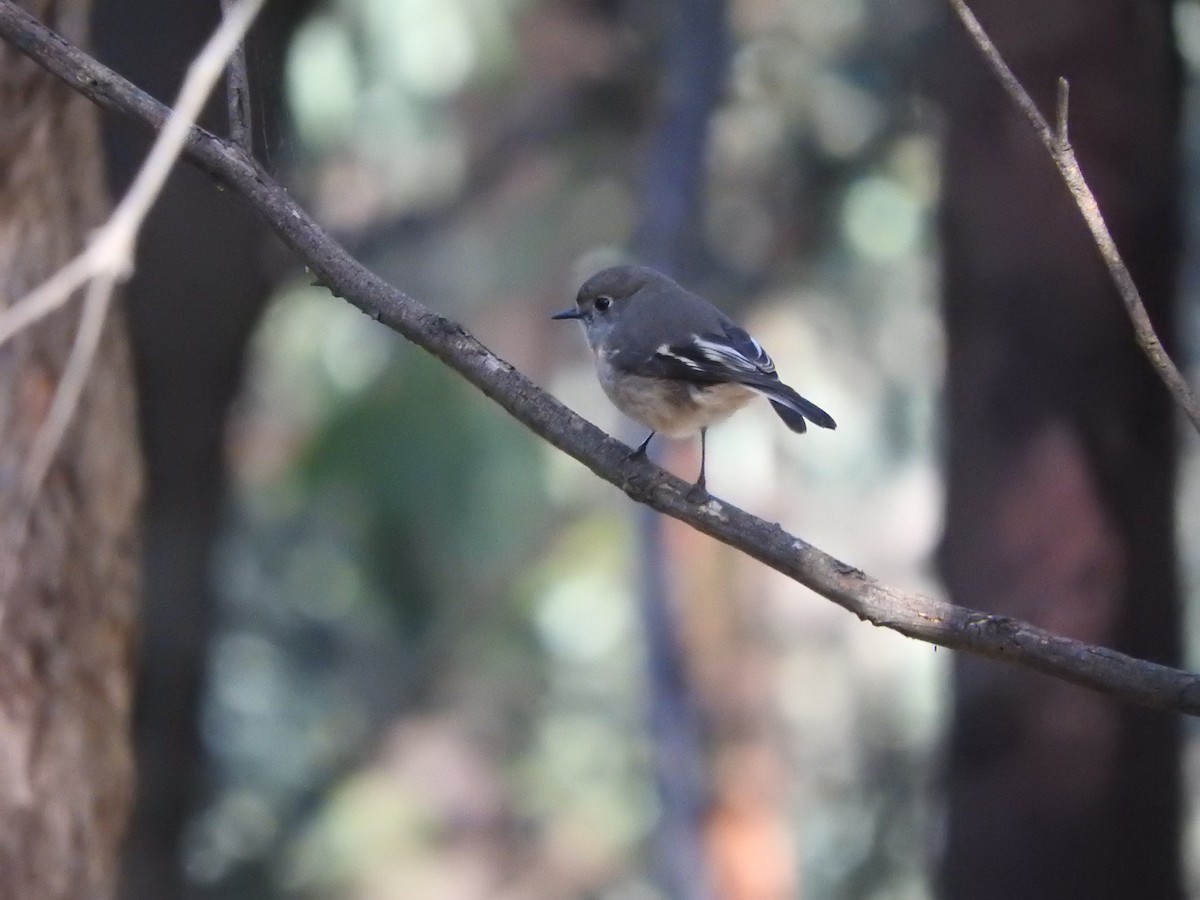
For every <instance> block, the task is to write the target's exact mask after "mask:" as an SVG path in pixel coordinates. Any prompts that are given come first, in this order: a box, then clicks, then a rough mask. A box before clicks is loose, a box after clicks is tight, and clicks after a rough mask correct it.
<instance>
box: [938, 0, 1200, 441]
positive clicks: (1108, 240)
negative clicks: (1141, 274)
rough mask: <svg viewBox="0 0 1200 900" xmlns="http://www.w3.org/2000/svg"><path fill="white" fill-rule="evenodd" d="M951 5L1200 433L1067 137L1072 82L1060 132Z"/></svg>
mask: <svg viewBox="0 0 1200 900" xmlns="http://www.w3.org/2000/svg"><path fill="white" fill-rule="evenodd" d="M949 3H950V6H951V7H953V9H954V12H955V13H957V14H958V17H959V18H960V19H961V20H962V23H963V26H964V27H965V28H966V29H967V33H968V34H969V35H970V36H971V39H972V40H973V41H974V42H975V44H976V45H977V46H978V47H979V50H980V52H981V53H982V54H983V57H984V59H986V60H987V63H988V65H989V66H991V68H992V71H993V72H995V73H996V78H998V79H999V81H1000V84H1001V86H1002V87H1003V88H1004V90H1005V91H1006V92H1007V93H1008V95H1009V96H1010V97H1011V98H1012V100H1013V102H1014V103H1015V104H1016V105H1017V107H1018V108H1019V109H1020V110H1021V112H1022V113H1024V114H1025V118H1027V119H1028V120H1029V124H1030V125H1032V126H1033V130H1034V131H1035V132H1036V133H1037V136H1038V138H1039V140H1041V142H1042V144H1043V145H1044V146H1045V147H1046V152H1047V153H1049V154H1050V158H1051V159H1052V160H1053V161H1054V165H1055V167H1056V168H1057V169H1058V171H1059V174H1060V175H1062V179H1063V181H1064V182H1065V183H1066V185H1067V190H1068V191H1070V192H1071V197H1072V199H1074V201H1075V205H1076V206H1078V207H1079V212H1080V214H1081V215H1082V216H1083V221H1084V222H1085V223H1086V224H1087V227H1088V230H1089V231H1090V232H1091V233H1092V240H1093V241H1095V243H1096V249H1098V250H1099V251H1100V258H1101V259H1103V260H1104V265H1105V266H1106V267H1107V268H1108V273H1109V275H1110V276H1111V277H1112V280H1113V284H1114V285H1116V288H1117V293H1118V294H1119V295H1120V297H1121V302H1122V303H1123V304H1124V306H1125V311H1126V312H1127V313H1128V314H1129V320H1130V321H1131V322H1132V323H1133V333H1134V337H1135V339H1136V340H1137V344H1138V346H1139V347H1140V348H1141V349H1142V352H1143V353H1144V354H1146V358H1147V359H1148V360H1150V365H1152V366H1153V367H1154V371H1155V372H1157V373H1158V376H1159V378H1161V379H1162V380H1163V383H1164V384H1165V385H1166V386H1167V390H1168V391H1170V392H1171V396H1172V397H1174V398H1175V402H1176V403H1177V404H1178V405H1179V408H1180V409H1182V410H1183V411H1184V413H1185V414H1186V415H1187V417H1188V418H1189V419H1190V420H1191V422H1192V426H1193V427H1194V428H1195V429H1196V431H1197V432H1200V402H1197V400H1196V396H1195V394H1193V393H1192V389H1191V387H1190V386H1189V385H1188V383H1187V379H1185V378H1184V377H1183V375H1182V374H1181V373H1180V371H1179V369H1178V367H1177V366H1176V365H1175V363H1174V362H1173V361H1172V360H1171V357H1170V356H1169V355H1168V354H1167V351H1166V350H1165V349H1163V345H1162V341H1160V340H1159V339H1158V335H1157V334H1156V333H1155V331H1154V325H1153V324H1152V323H1151V321H1150V315H1149V313H1147V312H1146V307H1145V305H1144V304H1143V303H1142V295H1141V293H1140V292H1139V291H1138V289H1137V285H1136V284H1134V282H1133V276H1132V275H1130V274H1129V269H1128V267H1127V266H1126V265H1125V261H1124V260H1123V259H1122V258H1121V253H1120V251H1119V250H1117V244H1116V241H1114V240H1113V236H1112V234H1111V233H1109V230H1108V225H1107V224H1105V222H1104V216H1103V215H1101V213H1100V205H1099V204H1098V203H1097V202H1096V198H1095V196H1094V195H1093V194H1092V191H1091V188H1089V187H1088V184H1087V182H1086V181H1085V180H1084V177H1083V170H1082V169H1081V168H1080V167H1079V160H1077V159H1076V158H1075V149H1074V148H1073V147H1072V146H1071V143H1070V141H1068V140H1067V97H1068V93H1067V87H1068V86H1067V80H1066V79H1065V78H1060V79H1059V80H1058V100H1057V110H1056V118H1057V122H1056V125H1057V130H1055V129H1052V128H1051V127H1050V123H1049V122H1048V121H1046V117H1045V116H1043V115H1042V113H1041V111H1040V110H1039V109H1038V108H1037V104H1035V103H1034V102H1033V98H1032V97H1030V96H1029V92H1028V91H1026V90H1025V88H1024V87H1023V86H1022V84H1021V82H1019V81H1018V80H1017V76H1016V75H1014V74H1013V72H1012V69H1010V68H1009V67H1008V63H1006V62H1005V61H1004V58H1003V57H1002V56H1001V55H1000V51H999V50H997V49H996V45H995V44H994V43H992V39H991V38H990V37H988V35H987V32H986V31H984V30H983V26H982V25H980V24H979V20H978V19H977V18H975V14H974V13H973V12H971V10H970V8H969V7H968V6H967V4H966V2H965V0H949Z"/></svg>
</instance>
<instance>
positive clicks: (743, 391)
mask: <svg viewBox="0 0 1200 900" xmlns="http://www.w3.org/2000/svg"><path fill="white" fill-rule="evenodd" d="M551 318H552V319H575V320H577V321H579V322H580V323H581V324H582V325H583V331H584V334H585V336H586V338H587V342H588V345H589V346H590V347H591V350H592V355H593V358H594V361H595V364H596V375H597V377H598V379H599V381H600V386H601V387H602V388H603V389H604V393H605V394H607V395H608V398H609V400H611V401H612V402H613V405H615V406H616V407H617V409H619V410H620V411H621V412H623V413H625V415H627V416H629V417H630V418H631V419H633V420H635V421H637V422H639V423H641V424H642V425H644V426H646V427H647V428H649V429H650V434H649V435H647V436H646V439H645V440H644V441H642V443H641V444H640V445H639V446H638V447H637V449H636V450H634V451H633V452H632V453H631V454H630V457H638V456H645V454H646V448H647V447H648V446H649V445H650V440H651V438H653V437H654V436H655V435H656V434H660V433H661V434H664V435H667V436H668V437H673V438H687V437H692V436H694V435H696V434H697V433H698V434H699V435H700V475H699V478H697V480H696V483H695V485H694V486H693V487H692V489H691V491H689V493H688V499H689V500H690V501H692V502H702V501H704V500H706V499H707V498H708V490H707V483H706V480H705V472H704V468H705V457H706V448H705V444H706V438H707V434H708V429H709V427H710V426H711V425H715V424H717V423H718V422H721V421H724V420H725V419H727V418H728V417H729V416H731V415H733V413H735V412H737V410H739V409H741V408H742V407H743V406H745V405H746V404H747V403H749V402H750V401H751V400H752V399H754V398H755V397H756V396H763V397H766V398H767V400H769V401H770V403H771V406H772V408H773V409H774V410H775V412H776V413H777V414H778V415H779V418H781V419H782V420H783V422H784V424H785V425H787V427H788V428H790V429H791V430H792V431H795V432H798V433H800V434H803V433H804V432H805V431H807V430H808V423H809V422H812V423H813V424H814V425H818V426H820V427H821V428H830V429H832V428H836V427H837V423H836V422H835V421H834V419H833V417H832V416H831V415H829V413H827V412H825V410H823V409H821V407H819V406H817V405H816V404H815V403H813V402H812V401H811V400H808V399H806V398H804V397H802V396H800V394H798V393H796V391H794V390H792V388H790V387H788V386H787V385H786V384H784V383H783V382H782V381H780V379H779V375H778V374H777V373H776V371H775V363H774V362H773V361H772V359H771V357H770V355H768V353H767V351H766V350H764V349H763V346H762V344H760V343H759V342H758V341H757V340H755V339H754V338H753V337H751V336H750V334H749V333H748V332H746V331H745V330H744V329H743V328H741V327H740V326H738V325H736V324H734V322H733V321H732V320H731V319H730V318H729V317H728V316H726V315H725V314H724V313H723V312H721V311H720V310H719V309H717V308H716V307H715V306H713V305H712V304H711V303H709V302H708V301H707V300H705V299H704V298H703V297H700V296H698V295H697V294H694V293H692V292H691V291H688V290H687V289H685V288H684V287H682V286H680V285H679V284H677V283H676V282H675V281H673V280H672V279H671V278H669V277H667V276H666V275H664V274H663V273H662V272H659V271H657V270H655V269H652V268H649V267H648V266H637V265H620V266H612V267H610V268H607V269H603V270H601V271H599V272H597V273H596V274H594V275H592V276H591V277H590V278H588V279H587V280H586V281H585V282H584V283H583V286H582V287H580V289H579V293H578V294H577V295H576V297H575V305H574V306H573V307H571V308H569V309H564V310H563V311H561V312H558V313H555V314H554V315H552V316H551Z"/></svg>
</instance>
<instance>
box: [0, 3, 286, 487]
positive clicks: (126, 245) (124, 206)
mask: <svg viewBox="0 0 1200 900" xmlns="http://www.w3.org/2000/svg"><path fill="white" fill-rule="evenodd" d="M262 4H263V0H242V2H240V3H238V4H236V5H235V6H234V7H233V8H232V9H230V10H229V11H228V12H227V13H226V15H225V17H224V19H223V20H222V22H221V25H220V26H219V27H218V28H217V30H216V31H215V32H214V33H213V36H212V37H211V38H210V39H209V41H208V43H206V44H205V46H204V48H203V49H202V50H201V51H200V54H199V55H198V56H197V57H196V59H195V60H194V61H193V62H192V64H191V65H190V66H189V67H188V72H187V77H186V78H185V79H184V82H183V86H182V87H181V88H180V91H179V98H178V100H177V101H176V103H175V108H174V110H173V111H172V112H171V114H170V116H169V117H168V119H167V123H166V125H165V127H164V128H163V129H162V131H161V133H160V134H159V136H158V139H157V140H156V141H155V142H154V146H153V147H152V148H151V149H150V154H149V155H148V156H147V157H146V162H145V163H143V165H142V168H141V170H140V171H139V172H138V174H137V177H136V178H135V179H134V181H133V184H132V185H131V186H130V188H129V191H128V192H127V193H126V194H125V196H124V198H123V199H122V200H121V202H120V204H118V205H117V208H116V209H115V210H113V213H112V215H111V216H109V218H108V221H107V222H105V224H104V225H103V226H101V227H100V228H99V229H98V230H97V231H96V232H95V234H94V235H93V236H92V239H91V240H90V241H89V243H88V246H87V248H86V249H85V250H84V251H83V252H82V253H80V254H79V255H78V256H76V257H75V258H74V259H72V260H71V261H70V262H69V263H67V264H66V265H65V266H63V267H62V268H61V269H60V270H59V271H58V272H56V273H55V274H54V275H52V276H51V277H50V278H49V279H48V280H47V281H46V282H44V283H43V284H42V285H40V286H39V287H37V288H35V289H34V290H33V291H31V292H30V293H28V294H26V295H25V296H24V297H23V298H21V299H20V300H18V301H17V302H16V303H14V304H12V305H11V306H10V307H9V308H8V309H6V310H4V311H3V312H0V345H3V343H4V342H5V341H7V340H9V339H10V338H12V337H13V336H14V335H15V334H18V333H19V332H20V331H21V330H23V329H25V328H28V327H29V326H31V325H32V324H33V323H34V322H36V321H38V320H39V319H41V318H42V317H44V316H46V315H48V314H49V313H51V312H53V311H54V310H55V309H58V308H59V307H61V306H62V305H63V304H65V303H66V302H67V301H68V300H69V299H70V298H71V297H72V296H73V295H74V293H75V291H77V290H78V289H79V288H80V287H81V286H82V285H83V284H85V283H87V284H88V290H87V294H86V298H85V300H84V308H83V313H82V315H81V316H80V323H79V329H78V331H77V332H76V334H75V340H74V343H73V345H72V347H71V353H70V355H69V357H68V359H67V365H66V367H65V369H64V370H63V374H62V377H61V378H60V379H59V382H58V386H57V387H56V388H55V391H54V399H53V400H52V401H51V404H50V411H49V413H48V414H47V416H46V420H45V421H44V422H43V423H42V424H41V426H40V427H39V428H38V432H37V434H36V435H35V437H34V440H33V445H32V447H31V449H30V453H29V459H28V460H27V461H26V466H25V477H24V480H23V490H24V495H25V499H26V500H27V501H29V500H32V498H33V497H34V496H35V495H36V494H37V492H38V490H39V489H40V488H41V485H42V481H43V479H44V478H45V477H46V472H47V471H48V470H49V468H50V464H51V463H52V462H53V460H54V456H55V454H56V453H57V452H58V448H59V446H60V445H61V443H62V439H63V435H65V434H66V431H67V427H68V426H69V425H70V423H71V420H72V419H73V418H74V415H75V410H76V409H77V408H78V406H79V399H80V397H81V396H82V394H83V388H84V385H85V384H86V383H87V377H88V373H89V372H90V371H91V366H92V360H93V359H95V354H96V348H97V346H98V345H99V342H100V335H101V333H102V331H103V326H104V319H105V316H106V315H107V312H108V308H109V305H110V303H111V301H112V295H113V291H114V290H115V289H116V287H117V285H119V284H120V283H121V282H123V281H124V280H125V279H127V278H128V277H129V275H130V273H131V272H132V271H133V254H134V248H135V244H136V241H137V235H138V232H139V231H140V230H141V227H142V223H143V221H145V218H146V214H147V213H149V211H150V208H151V207H152V206H153V205H154V201H155V200H156V199H158V195H159V194H160V193H161V192H162V188H163V184H164V183H165V182H166V180H167V176H168V175H169V174H170V172H171V168H172V167H173V166H174V165H175V161H176V160H177V159H179V154H180V152H181V151H182V150H183V146H184V144H185V143H186V141H187V140H188V137H189V135H190V132H191V128H192V125H193V123H194V122H195V120H196V117H197V116H198V115H199V114H200V110H201V109H203V107H204V103H205V101H206V100H207V99H208V95H209V94H210V93H212V89H213V85H214V84H216V81H217V79H218V78H219V77H220V75H221V72H222V70H223V69H224V67H225V61H226V60H227V59H228V58H229V54H230V53H232V52H233V51H234V49H235V48H237V47H238V46H239V44H240V41H241V38H242V36H243V35H244V34H245V33H246V30H247V29H248V28H249V27H250V23H251V22H253V21H254V17H255V16H256V15H257V14H258V10H259V8H260V7H261V6H262Z"/></svg>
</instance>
